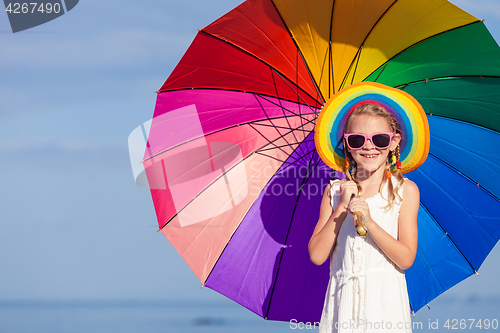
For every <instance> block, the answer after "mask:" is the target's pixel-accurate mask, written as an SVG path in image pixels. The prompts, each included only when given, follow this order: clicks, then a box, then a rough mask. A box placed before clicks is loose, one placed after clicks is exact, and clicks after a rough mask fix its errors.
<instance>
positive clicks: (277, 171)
mask: <svg viewBox="0 0 500 333" xmlns="http://www.w3.org/2000/svg"><path fill="white" fill-rule="evenodd" d="M314 151H316V150H315V149H313V150H311V151H310V152H309V153H307V154H310V153H311V152H314ZM261 155H264V154H261ZM266 156H267V155H266ZM303 157H305V156H301V157H300V158H298V159H296V160H295V161H294V162H292V163H289V165H288V166H286V167H285V168H281V167H280V168H278V170H276V171H275V173H274V174H273V175H272V176H271V177H270V178H269V180H268V181H267V183H266V185H265V186H263V187H262V189H261V190H260V193H262V192H263V191H264V189H266V188H267V186H268V185H269V183H270V182H271V180H272V179H274V177H275V176H276V174H278V173H279V172H282V171H283V170H286V169H287V168H288V167H290V166H292V165H294V164H295V163H296V162H297V161H299V160H301V159H302V158H303ZM247 158H248V157H247ZM289 158H290V157H289ZM287 161H288V159H287ZM287 161H285V163H287ZM318 162H319V161H318ZM238 163H241V161H240V162H238ZM235 166H236V165H235ZM232 168H234V166H233V167H232ZM232 168H231V169H232ZM231 169H229V170H231ZM229 170H228V171H229ZM260 193H259V195H258V196H260ZM252 205H253V204H252ZM250 209H251V207H250V208H249V209H248V210H247V212H246V213H245V216H243V218H242V219H241V221H243V220H244V219H245V217H246V215H247V214H248V212H249V211H250ZM176 215H177V214H176ZM169 222H170V220H169ZM167 223H168V222H167ZM165 225H166V224H165ZM240 226H241V223H240V224H239V225H238V227H237V228H236V229H235V231H234V232H233V234H232V235H231V237H230V238H229V240H228V242H227V243H226V245H225V246H224V249H223V250H222V251H221V254H220V255H219V258H217V261H216V262H215V264H214V265H213V267H212V269H211V270H210V273H209V274H208V275H207V278H206V280H205V281H207V280H208V278H209V277H210V275H211V274H212V272H213V270H214V268H215V266H217V262H218V261H219V259H220V257H221V256H222V253H223V252H224V251H225V249H226V247H227V246H228V244H229V243H230V242H231V239H232V238H233V236H234V234H235V233H236V231H237V230H238V228H239V227H240ZM269 304H270V302H269ZM268 309H269V307H268Z"/></svg>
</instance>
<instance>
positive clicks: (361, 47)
mask: <svg viewBox="0 0 500 333" xmlns="http://www.w3.org/2000/svg"><path fill="white" fill-rule="evenodd" d="M361 51H363V45H361V46H360V47H359V52H358V60H356V66H355V67H354V72H353V73H352V80H351V84H353V83H354V77H355V76H356V71H357V70H358V64H359V59H360V58H361Z"/></svg>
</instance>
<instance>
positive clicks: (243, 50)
mask: <svg viewBox="0 0 500 333" xmlns="http://www.w3.org/2000/svg"><path fill="white" fill-rule="evenodd" d="M200 33H204V34H205V35H207V36H210V37H212V38H215V39H218V40H220V41H222V42H224V43H227V44H229V45H231V46H232V47H234V48H236V49H238V50H240V51H241V52H244V53H246V54H247V55H249V56H251V57H252V58H255V59H257V60H258V61H260V62H261V63H263V64H264V65H266V66H268V67H269V68H270V69H271V70H273V71H275V72H276V73H277V74H278V75H281V74H280V73H279V72H278V71H277V70H276V69H275V68H273V67H271V65H269V64H268V63H267V62H265V61H264V60H262V59H260V58H259V57H257V56H255V55H254V54H252V53H250V52H248V51H247V50H245V49H243V48H241V47H239V46H237V45H235V44H233V43H232V42H229V41H227V40H225V39H222V38H220V37H218V36H214V35H212V34H210V33H208V32H206V31H204V30H201V31H200ZM297 70H298V69H297ZM283 81H284V82H285V83H286V84H287V85H288V86H290V85H289V84H288V82H286V80H283ZM312 82H313V83H314V80H312ZM296 86H297V89H300V90H301V91H302V92H303V93H304V94H306V95H307V96H309V97H311V98H312V99H313V100H315V101H316V102H318V103H319V104H321V102H322V101H318V100H317V98H314V97H313V96H311V95H310V94H309V93H308V92H307V91H305V90H303V89H302V88H300V87H299V86H298V85H297V84H296ZM291 90H292V91H293V92H294V93H295V94H297V96H299V97H300V99H302V100H304V99H303V98H302V97H301V96H300V95H299V94H298V93H297V92H296V91H295V90H294V89H293V88H291ZM304 103H305V101H304Z"/></svg>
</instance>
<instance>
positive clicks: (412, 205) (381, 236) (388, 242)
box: [349, 179, 420, 269]
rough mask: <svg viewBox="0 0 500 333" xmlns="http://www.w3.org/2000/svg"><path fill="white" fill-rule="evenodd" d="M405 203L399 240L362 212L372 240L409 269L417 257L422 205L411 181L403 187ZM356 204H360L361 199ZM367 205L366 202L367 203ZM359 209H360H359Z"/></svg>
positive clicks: (400, 223)
mask: <svg viewBox="0 0 500 333" xmlns="http://www.w3.org/2000/svg"><path fill="white" fill-rule="evenodd" d="M403 196H404V199H403V203H402V204H401V210H400V212H399V220H398V224H399V228H398V230H399V234H398V239H399V240H396V239H394V237H392V236H391V235H389V234H388V233H387V232H386V231H385V230H384V229H382V228H381V227H380V226H379V225H378V224H377V223H376V222H374V221H373V220H372V219H371V216H370V214H369V211H368V214H366V211H362V213H363V215H365V218H366V217H368V218H366V219H365V220H364V223H365V226H366V228H367V229H368V233H369V234H370V236H371V237H372V239H373V240H374V241H375V242H376V243H377V245H378V246H379V247H380V249H381V250H382V251H384V253H385V254H386V255H387V257H389V259H391V260H392V261H393V262H394V263H395V264H396V265H397V266H398V267H399V268H401V269H408V268H410V267H411V265H412V264H413V261H414V260H415V255H416V254H417V241H418V229H417V215H418V207H419V204H420V193H419V190H418V187H417V185H416V184H415V183H414V182H412V181H411V180H408V179H407V180H405V183H404V185H403ZM354 200H356V203H359V199H353V202H354ZM365 204H366V202H365ZM349 208H350V209H351V211H356V210H359V209H357V208H355V206H354V205H353V207H351V206H350V207H349ZM358 208H359V207H358ZM366 209H368V204H366Z"/></svg>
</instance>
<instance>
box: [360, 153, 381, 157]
mask: <svg viewBox="0 0 500 333" xmlns="http://www.w3.org/2000/svg"><path fill="white" fill-rule="evenodd" d="M361 156H363V157H364V158H375V157H377V156H378V154H370V155H361Z"/></svg>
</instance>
